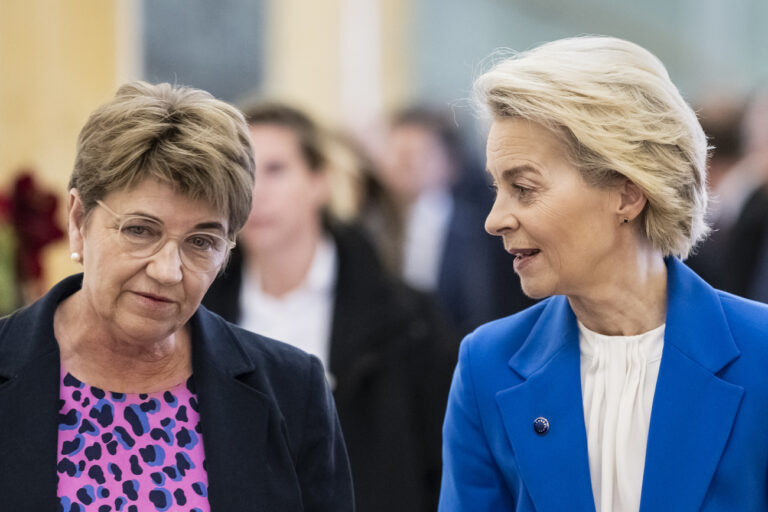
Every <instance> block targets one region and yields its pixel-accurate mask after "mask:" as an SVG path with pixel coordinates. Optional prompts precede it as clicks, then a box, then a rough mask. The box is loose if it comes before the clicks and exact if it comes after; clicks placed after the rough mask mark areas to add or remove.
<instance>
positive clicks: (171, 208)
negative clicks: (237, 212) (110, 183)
mask: <svg viewBox="0 0 768 512" xmlns="http://www.w3.org/2000/svg"><path fill="white" fill-rule="evenodd" d="M103 201H104V202H105V203H107V204H108V205H109V207H110V208H112V209H113V210H115V211H116V212H117V213H119V214H120V215H141V216H144V217H148V218H151V219H153V220H156V221H158V222H162V223H163V224H164V225H166V226H168V227H176V228H186V229H189V228H190V227H195V226H209V227H212V226H221V228H222V229H223V230H225V231H226V228H227V215H226V214H224V213H223V212H220V211H219V210H218V209H217V208H216V207H215V206H214V205H213V204H211V202H210V201H208V200H207V199H204V198H193V197H190V196H189V195H187V194H184V193H182V192H180V191H178V190H176V189H175V188H174V187H172V186H171V185H169V184H167V183H163V182H160V181H157V180H152V179H147V180H144V181H142V182H140V183H138V184H137V185H135V186H133V187H131V188H127V189H122V190H116V191H113V192H110V193H109V194H107V196H106V197H105V198H104V199H103Z"/></svg>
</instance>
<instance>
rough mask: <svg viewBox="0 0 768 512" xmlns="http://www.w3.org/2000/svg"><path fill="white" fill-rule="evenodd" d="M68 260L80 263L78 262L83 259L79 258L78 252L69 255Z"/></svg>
mask: <svg viewBox="0 0 768 512" xmlns="http://www.w3.org/2000/svg"><path fill="white" fill-rule="evenodd" d="M69 259H71V260H72V261H74V262H75V263H80V261H81V260H82V259H83V258H82V257H81V256H80V253H79V252H73V253H72V254H70V255H69Z"/></svg>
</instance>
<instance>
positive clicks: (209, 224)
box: [195, 221, 225, 231]
mask: <svg viewBox="0 0 768 512" xmlns="http://www.w3.org/2000/svg"><path fill="white" fill-rule="evenodd" d="M195 229H216V230H218V231H225V229H224V225H223V224H222V223H221V222H216V221H211V222H201V223H200V224H196V225H195Z"/></svg>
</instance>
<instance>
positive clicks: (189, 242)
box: [96, 200, 235, 272]
mask: <svg viewBox="0 0 768 512" xmlns="http://www.w3.org/2000/svg"><path fill="white" fill-rule="evenodd" d="M96 204H98V205H99V206H101V207H102V208H104V210H105V211H107V212H109V213H111V214H112V215H113V216H114V217H115V219H117V223H118V228H117V233H118V240H119V241H120V247H121V248H122V249H123V251H125V252H126V253H127V254H130V255H131V256H135V257H137V258H148V257H150V256H152V255H154V254H157V253H158V252H159V251H160V249H162V248H163V247H165V244H166V243H167V242H168V240H170V239H173V240H176V241H177V242H178V247H179V257H180V259H181V263H182V265H184V267H186V268H187V269H189V270H191V271H192V272H211V271H213V270H218V269H219V268H221V266H222V265H223V264H224V262H225V261H226V259H227V256H228V255H229V251H230V250H231V249H233V248H234V247H235V242H234V241H233V240H227V239H226V238H224V237H222V236H219V235H217V234H215V233H210V232H207V231H195V232H192V233H187V234H186V235H183V236H182V237H175V236H171V235H169V234H168V233H167V232H166V230H165V226H163V224H162V223H161V222H158V221H157V220H155V219H151V218H149V217H144V216H142V215H120V214H119V213H116V212H114V211H113V210H112V209H111V208H109V207H108V206H107V205H105V204H104V203H103V202H101V201H99V200H97V201H96Z"/></svg>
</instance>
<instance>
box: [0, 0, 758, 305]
mask: <svg viewBox="0 0 768 512" xmlns="http://www.w3.org/2000/svg"><path fill="white" fill-rule="evenodd" d="M767 21H768V2H766V1H765V0H732V1H725V0H645V1H644V2H629V1H624V2H621V1H616V0H581V1H579V2H573V1H571V0H535V1H534V0H474V1H472V2H468V1H459V0H217V1H216V2H210V1H205V0H162V1H159V0H157V1H149V0H147V1H140V0H67V1H65V2H63V1H61V0H0V247H1V248H2V249H1V250H0V252H1V254H0V290H2V293H0V295H2V296H3V298H2V299H1V300H2V301H3V303H2V304H0V310H3V311H7V310H9V309H10V308H12V307H14V305H15V304H18V303H20V302H24V301H26V300H29V299H30V298H34V297H36V296H37V295H39V294H40V293H41V292H43V291H45V290H46V289H47V288H48V286H50V285H51V284H52V283H54V282H56V281H58V280H59V279H60V278H62V277H63V276H64V275H67V274H69V273H71V272H74V271H76V270H77V267H76V266H75V265H74V264H72V263H71V262H70V261H69V257H68V250H67V247H66V243H64V242H63V240H64V238H63V237H62V236H61V235H62V234H63V233H62V230H65V224H66V223H65V216H64V209H65V204H66V188H67V187H66V185H67V181H68V178H69V175H70V171H71V166H72V163H73V160H74V154H75V143H76V138H77V134H78V132H79V129H80V127H81V126H82V125H83V123H84V122H85V120H86V118H87V116H88V114H89V113H90V112H91V111H92V110H93V109H94V108H95V107H96V106H98V105H99V104H101V103H102V102H104V101H106V100H107V99H108V98H110V97H111V96H112V95H113V94H114V92H115V89H116V88H117V86H118V85H119V84H120V83H122V82H125V81H128V80H133V79H144V80H148V81H152V82H158V81H170V82H175V83H178V84H185V85H191V86H194V87H199V88H203V89H207V90H208V91H210V92H211V93H213V94H214V95H215V96H217V97H219V98H221V99H224V100H227V101H231V102H235V103H239V102H242V101H245V100H246V99H248V98H252V97H254V96H259V97H263V98H270V99H278V100H282V101H286V102H289V103H291V104H293V105H295V106H297V107H299V108H302V109H304V110H306V111H307V112H309V113H310V114H312V115H313V116H314V117H315V118H316V119H317V120H319V121H320V122H321V123H322V124H323V125H325V126H327V127H330V128H332V129H333V130H336V131H338V132H342V133H344V134H346V135H347V136H348V137H351V138H352V139H353V140H355V141H356V143H358V144H359V145H360V147H361V148H364V150H365V151H367V152H368V153H369V154H370V155H372V157H373V159H374V160H375V159H377V158H380V157H382V155H383V154H384V153H386V151H387V146H386V144H385V141H384V140H385V132H386V126H387V120H388V119H389V118H390V116H391V115H392V114H393V113H394V112H396V111H398V110H400V109H402V108H404V107H407V106H413V105H427V106H430V107H433V108H436V109H442V110H445V111H447V112H449V113H450V116H451V117H452V119H453V120H454V122H455V125H456V128H457V129H458V130H459V131H460V132H461V133H462V135H463V137H464V142H465V147H466V149H467V153H466V154H467V156H466V158H468V159H471V160H474V161H475V162H476V165H469V166H467V167H468V168H471V169H482V165H483V161H482V143H483V137H484V133H483V129H482V127H481V126H480V124H479V123H478V122H477V121H476V120H475V116H474V114H473V112H472V109H471V106H470V104H469V102H468V96H469V91H470V88H471V84H472V80H473V78H474V77H475V76H477V75H478V74H479V73H481V72H482V71H483V70H484V69H486V68H487V66H488V63H489V58H488V57H489V55H491V54H492V53H493V52H494V51H495V50H497V49H499V48H508V49H513V50H525V49H528V48H531V47H533V46H535V45H537V44H539V43H542V42H545V41H549V40H552V39H557V38H561V37H566V36H572V35H578V34H588V33H589V34H606V35H613V36H618V37H622V38H626V39H629V40H632V41H634V42H636V43H639V44H640V45H642V46H645V47H646V48H648V49H649V50H651V51H652V52H653V53H655V54H656V55H657V56H658V57H660V58H661V60H662V61H663V62H664V63H665V64H666V66H667V68H668V69H669V71H670V74H671V76H672V80H673V81H674V82H675V83H676V84H677V85H678V86H679V87H680V89H681V90H682V92H683V95H684V96H685V97H686V98H687V99H688V100H689V101H690V102H691V103H692V104H694V105H696V106H697V108H701V111H702V112H714V113H713V114H712V118H713V119H715V118H717V119H721V118H722V117H726V118H728V122H729V123H730V124H728V125H727V126H728V127H726V128H725V130H724V133H725V134H726V137H727V135H728V134H730V135H734V136H738V135H739V134H741V131H740V130H741V129H742V127H743V121H742V115H741V114H742V113H743V109H744V105H745V104H747V102H748V101H749V100H750V98H751V97H752V96H753V95H754V94H755V91H759V90H760V89H761V88H762V87H763V86H764V85H765V81H766V79H768V58H766V56H767V55H768V31H766V30H765V26H766V22H767ZM722 112H725V114H722V115H721V113H722ZM728 116H730V117H728ZM765 117H768V114H767V115H766V116H764V117H759V118H758V121H755V123H759V122H760V119H764V118H765ZM762 123H763V125H765V124H766V122H765V121H763V122H762ZM764 131H765V130H764ZM737 138H738V137H737ZM766 138H768V137H766ZM733 144H735V145H736V149H735V152H736V153H735V155H736V156H735V157H734V161H735V160H737V159H738V158H739V155H740V154H741V153H739V152H740V151H742V150H741V149H739V148H740V145H741V140H740V139H739V140H736V141H735V142H733ZM732 163H733V162H732ZM472 172H474V171H472ZM477 173H478V174H477V176H478V177H480V176H481V173H480V171H477ZM479 179H482V178H481V177H480V178H479ZM766 279H767V280H768V277H767V278H766Z"/></svg>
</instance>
